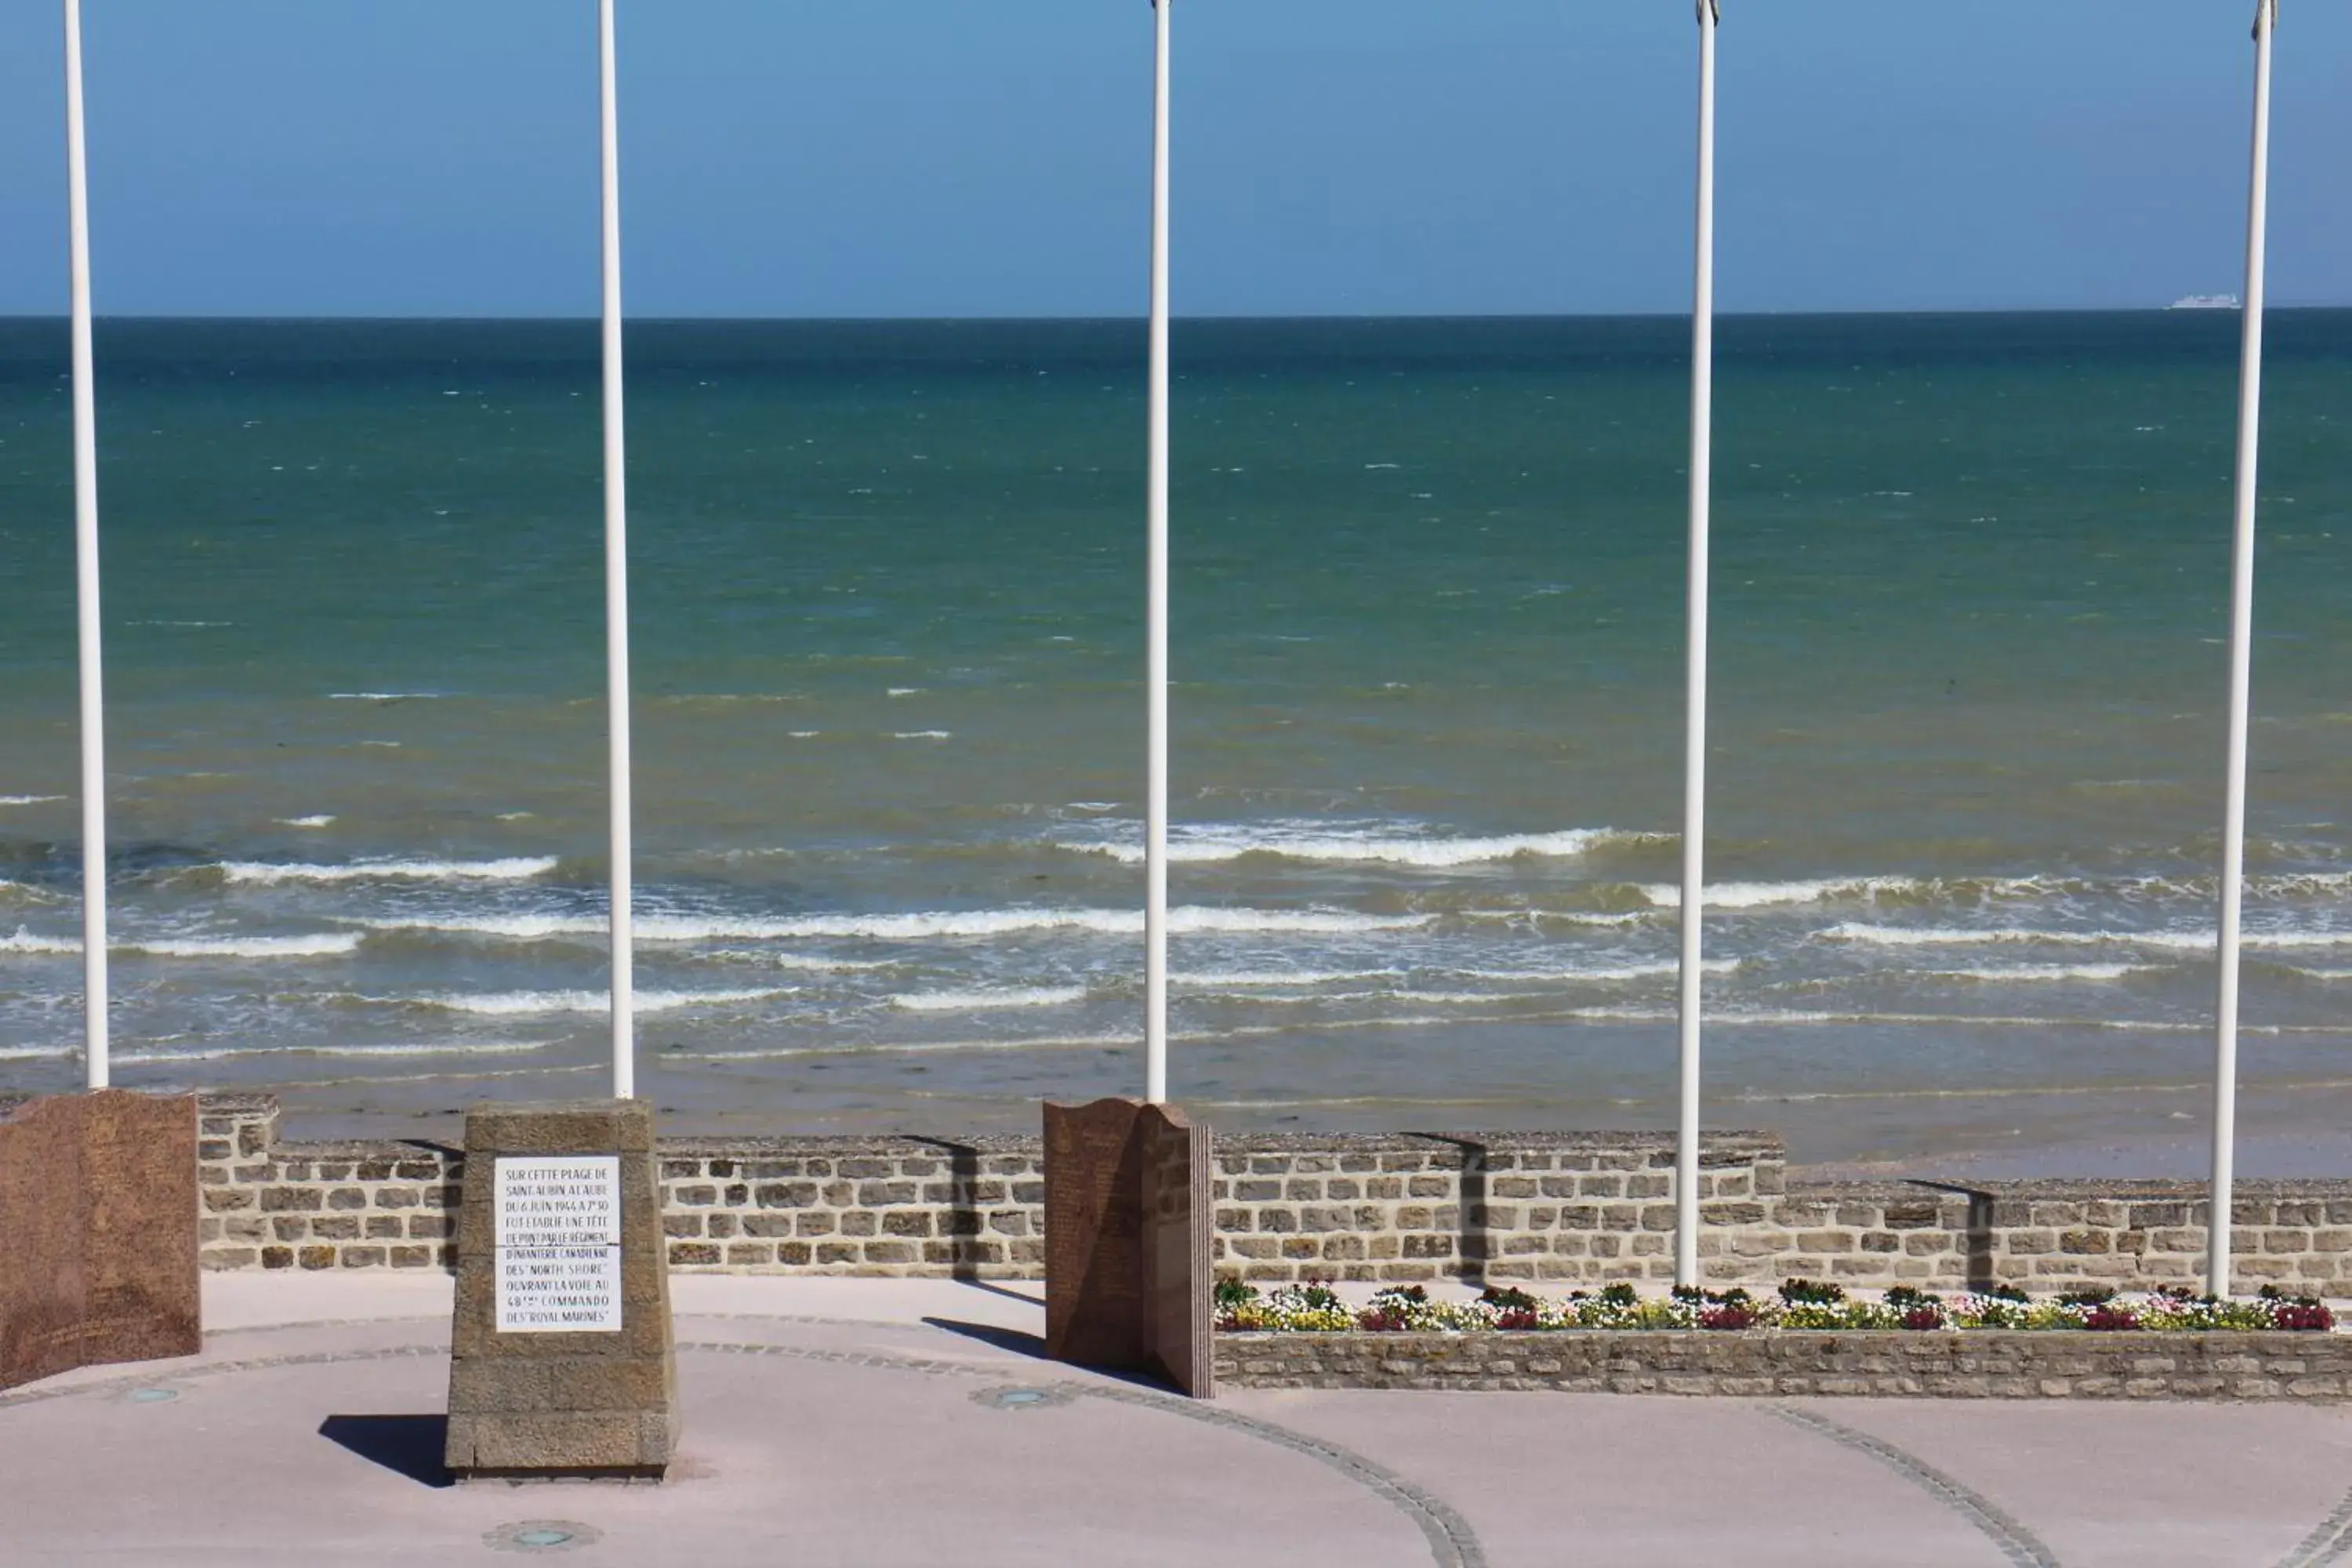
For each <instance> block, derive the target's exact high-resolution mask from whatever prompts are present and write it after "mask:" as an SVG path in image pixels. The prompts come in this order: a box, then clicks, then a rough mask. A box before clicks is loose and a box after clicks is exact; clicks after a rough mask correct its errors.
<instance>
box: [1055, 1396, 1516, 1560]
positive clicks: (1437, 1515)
mask: <svg viewBox="0 0 2352 1568" xmlns="http://www.w3.org/2000/svg"><path fill="white" fill-rule="evenodd" d="M1066 1386H1071V1387H1075V1388H1076V1390H1077V1392H1078V1393H1080V1394H1085V1395H1087V1396H1088V1397H1090V1398H1095V1399H1104V1400H1108V1401H1110V1402H1111V1403H1112V1404H1115V1405H1140V1406H1142V1407H1144V1408H1146V1409H1150V1410H1159V1411H1163V1412H1165V1413H1166V1414H1168V1415H1181V1416H1183V1417H1184V1418H1185V1419H1186V1420H1189V1421H1201V1422H1205V1423H1207V1424H1208V1425H1210V1426H1223V1427H1226V1428H1228V1429H1230V1430H1233V1431H1236V1432H1241V1433H1244V1434H1245V1435H1246V1436H1252V1437H1255V1438H1257V1439H1258V1440H1259V1441H1260V1442H1265V1443H1271V1444H1273V1445H1274V1446H1275V1447H1279V1448H1287V1449H1289V1450H1290V1451H1291V1452H1292V1453H1294V1454H1301V1455H1304V1456H1305V1457H1307V1458H1310V1459H1313V1460H1315V1461H1317V1462H1318V1463H1319V1464H1323V1465H1327V1466H1328V1467H1329V1468H1332V1469H1335V1470H1337V1471H1339V1474H1341V1475H1342V1476H1344V1477H1346V1478H1347V1479H1349V1480H1351V1481H1353V1482H1355V1483H1356V1484H1357V1485H1358V1486H1360V1487H1362V1488H1363V1489H1365V1490H1366V1491H1369V1492H1370V1493H1372V1494H1373V1495H1374V1496H1375V1497H1379V1498H1381V1499H1383V1500H1386V1501H1387V1502H1389V1503H1390V1504H1391V1506H1392V1507H1394V1508H1395V1509H1396V1510H1398V1511H1399V1512H1401V1513H1402V1514H1403V1515H1404V1516H1405V1517H1406V1518H1407V1519H1410V1520H1412V1521H1413V1523H1415V1524H1417V1525H1419V1526H1420V1527H1421V1533H1422V1534H1423V1536H1424V1537H1425V1538H1427V1540H1428V1542H1429V1554H1430V1556H1431V1557H1432V1558H1433V1560H1435V1562H1436V1563H1437V1568H1486V1549H1485V1548H1484V1547H1482V1546H1480V1545H1479V1544H1478V1537H1477V1536H1476V1535H1475V1533H1473V1532H1472V1531H1471V1529H1470V1525H1469V1522H1468V1521H1466V1520H1465V1519H1464V1518H1463V1517H1462V1515H1461V1514H1460V1513H1459V1512H1457V1511H1456V1510H1454V1506H1453V1505H1452V1504H1450V1503H1448V1502H1445V1501H1444V1500H1442V1499H1440V1498H1438V1497H1436V1496H1434V1495H1433V1494H1432V1493H1430V1492H1428V1491H1426V1490H1424V1489H1422V1488H1420V1487H1417V1486H1415V1485H1414V1484H1413V1483H1412V1482H1411V1481H1409V1480H1407V1479H1404V1478H1403V1477H1402V1476H1400V1475H1398V1474H1397V1473H1396V1472H1395V1471H1393V1470H1390V1469H1387V1468H1383V1467H1381V1466H1380V1465H1376V1464H1374V1463H1372V1461H1371V1460H1370V1459H1368V1458H1364V1457H1363V1456H1362V1455H1361V1454H1359V1453H1357V1452H1356V1451H1355V1450H1354V1449H1352V1448H1343V1447H1340V1446H1339V1444H1337V1443H1330V1442H1326V1441H1325V1440H1324V1439H1322V1438H1320V1437H1310V1436H1307V1434H1306V1433H1304V1432H1294V1431H1292V1430H1291V1429H1290V1428H1289V1427H1287V1426H1276V1425H1275V1424H1274V1423H1273V1422H1271V1421H1260V1420H1258V1419H1257V1418H1256V1417H1255V1416H1252V1415H1239V1414H1237V1413H1235V1412H1234V1411H1231V1410H1220V1409H1218V1408H1217V1407H1216V1406H1215V1405H1202V1404H1200V1403H1198V1402H1195V1401H1192V1400H1183V1399H1171V1398H1170V1397H1168V1396H1167V1395H1166V1394H1147V1393H1145V1392H1144V1391H1143V1390H1141V1389H1138V1388H1120V1387H1104V1386H1097V1385H1095V1384H1069V1385H1066Z"/></svg>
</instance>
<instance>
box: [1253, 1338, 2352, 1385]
mask: <svg viewBox="0 0 2352 1568" xmlns="http://www.w3.org/2000/svg"><path fill="white" fill-rule="evenodd" d="M1216 1375H1217V1383H1218V1385H1219V1386H1220V1387H1223V1388H1409V1389H1479V1390H1486V1389H1558V1390H1561V1391H1564V1392H1573V1393H1610V1394H1724V1395H1735V1396H1746V1397H1750V1398H1789V1397H1801V1396H1806V1395H1834V1394H1849V1395H1850V1394H1869V1395H1875V1396H1880V1397H1887V1396H1894V1397H1906V1396H1929V1397H1936V1398H1946V1399H2244V1400H2310V1401H2327V1402H2340V1401H2342V1400H2344V1399H2346V1398H2347V1397H2352V1335H2345V1334H2322V1333H2267V1334H2256V1333H2168V1334H2147V1333H2092V1332H2086V1331H2042V1332H2010V1331H1974V1330H1972V1331H1966V1332H1961V1333H1949V1332H1921V1333H1904V1332H1896V1331H1885V1332H1878V1331H1843V1332H1837V1333H1804V1332H1795V1331H1781V1332H1779V1333H1772V1334H1739V1333H1704V1332H1696V1333H1664V1332H1659V1333H1625V1332H1610V1331H1567V1332H1551V1333H1485V1334H1365V1333H1336V1334H1320V1333H1296V1334H1219V1335H1218V1336H1217V1341H1216Z"/></svg>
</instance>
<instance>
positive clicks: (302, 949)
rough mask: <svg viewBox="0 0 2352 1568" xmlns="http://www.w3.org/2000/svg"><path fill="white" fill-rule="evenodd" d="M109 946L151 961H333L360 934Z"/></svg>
mask: <svg viewBox="0 0 2352 1568" xmlns="http://www.w3.org/2000/svg"><path fill="white" fill-rule="evenodd" d="M112 945H113V946H114V947H115V949H116V951H118V952H143V953H146V954H148V955H150V956H151V957H155V958H333V957H337V956H339V955H341V954H343V953H347V952H356V951H357V950H358V948H359V945H360V935H359V933H358V932H357V931H320V932H318V933H315V934H313V935H310V936H245V937H190V938H182V939H175V940H156V941H142V942H116V943H113V944H112Z"/></svg>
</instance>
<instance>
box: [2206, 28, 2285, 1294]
mask: <svg viewBox="0 0 2352 1568" xmlns="http://www.w3.org/2000/svg"><path fill="white" fill-rule="evenodd" d="M2276 26H2278V0H2259V4H2258V5H2257V7H2256V9H2255V12H2254V139H2253V140H2254V146H2253V160H2252V173H2251V176H2250V178H2249V180H2248V192H2247V197H2246V298H2245V321H2244V325H2243V328H2242V335H2241V338H2240V347H2239V360H2238V474H2237V495H2236V505H2235V511H2236V517H2235V520H2234V521H2235V528H2236V537H2235V540H2234V542H2233V544H2232V548H2231V558H2230V754H2229V773H2228V784H2227V785H2226V786H2225V788H2224V791H2223V804H2222V808H2221V818H2222V820H2221V933H2220V939H2219V947H2220V956H2221V965H2220V968H2221V980H2220V986H2219V990H2220V996H2219V998H2218V1005H2217V1007H2216V1008H2215V1028H2214V1043H2213V1185H2212V1192H2211V1194H2210V1219H2209V1223H2208V1226H2207V1231H2206V1235H2207V1251H2206V1256H2205V1289H2206V1290H2207V1291H2208V1292H2210V1294H2212V1295H2215V1296H2227V1295H2228V1294H2229V1293H2230V1239H2231V1238H2230V1228H2231V1212H2230V1209H2231V1184H2232V1181H2233V1179H2234V1176H2235V1170H2234V1167H2235V1163H2236V1159H2237V1121H2238V916H2239V907H2240V904H2241V902H2242V895H2243V892H2244V889H2243V886H2242V884H2243V882H2244V876H2245V864H2246V714H2247V708H2248V703H2249V697H2250V689H2251V687H2252V665H2253V633H2254V471H2255V458H2256V457H2257V455H2258V453H2259V451H2260V447H2261V435H2262V417H2263V237H2264V229H2265V226H2266V214H2267V209H2268V207H2269V205H2270V163H2271V34H2272V32H2273V29H2274V28H2276Z"/></svg>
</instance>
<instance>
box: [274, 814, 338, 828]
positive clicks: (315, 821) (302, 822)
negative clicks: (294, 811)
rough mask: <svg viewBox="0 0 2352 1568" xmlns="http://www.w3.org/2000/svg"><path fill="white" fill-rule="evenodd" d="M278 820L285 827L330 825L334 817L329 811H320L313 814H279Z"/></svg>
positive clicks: (332, 824) (332, 823)
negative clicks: (315, 814)
mask: <svg viewBox="0 0 2352 1568" xmlns="http://www.w3.org/2000/svg"><path fill="white" fill-rule="evenodd" d="M334 821H335V818H334V816H333V815H332V814H331V813H329V812H320V813H319V814H318V815H317V816H281V817H279V818H278V823H279V825H280V826H286V827H331V826H334Z"/></svg>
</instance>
